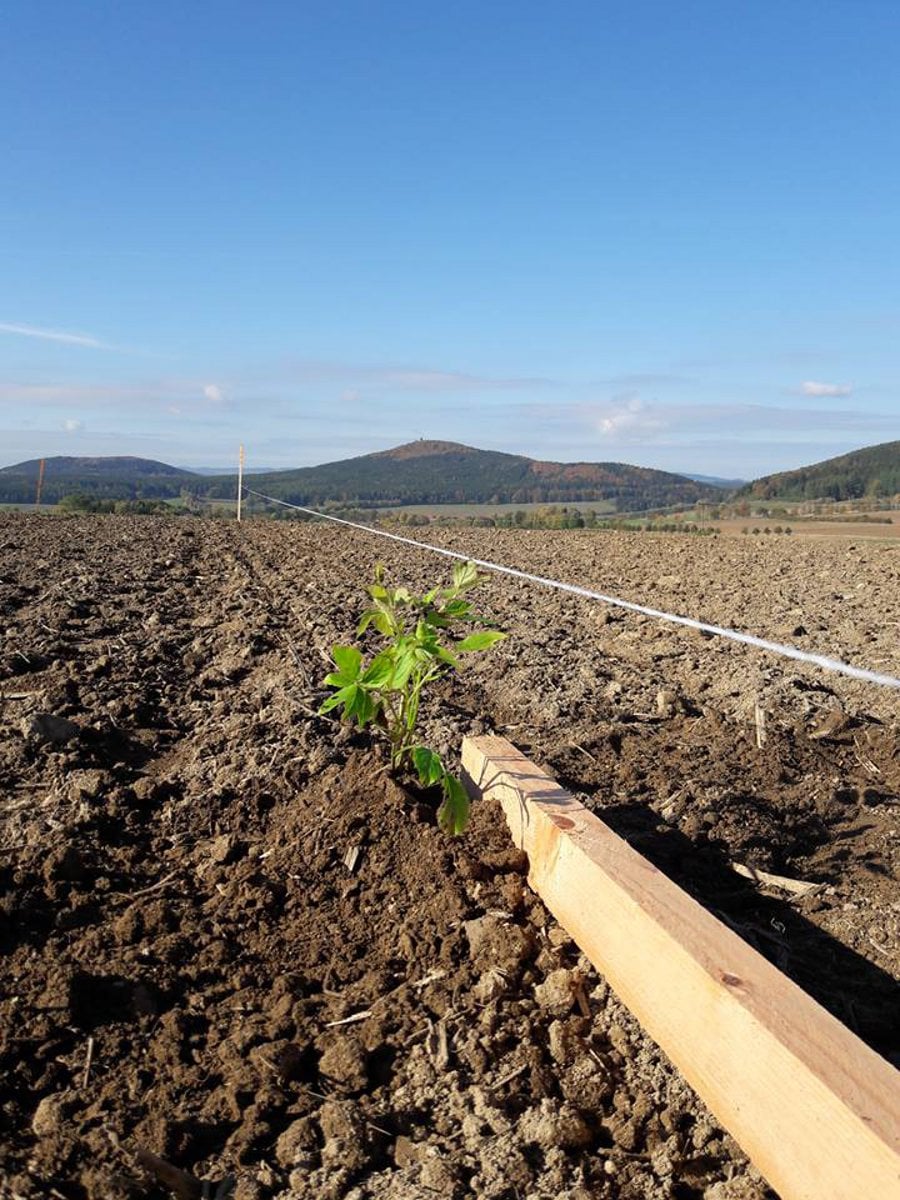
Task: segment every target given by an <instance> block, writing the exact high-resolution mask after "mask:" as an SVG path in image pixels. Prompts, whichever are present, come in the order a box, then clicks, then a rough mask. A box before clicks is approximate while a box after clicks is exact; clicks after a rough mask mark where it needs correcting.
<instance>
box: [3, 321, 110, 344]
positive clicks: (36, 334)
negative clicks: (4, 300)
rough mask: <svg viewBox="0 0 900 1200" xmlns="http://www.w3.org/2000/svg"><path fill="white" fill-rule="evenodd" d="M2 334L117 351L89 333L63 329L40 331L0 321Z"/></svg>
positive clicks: (29, 326)
mask: <svg viewBox="0 0 900 1200" xmlns="http://www.w3.org/2000/svg"><path fill="white" fill-rule="evenodd" d="M0 333H11V334H15V335H18V336H19V337H29V338H42V339H43V340H44V341H46V342H62V343H63V344H64V345H67V346H87V347H88V349H90V350H115V349H117V347H116V346H111V345H110V344H109V343H108V342H102V341H101V340H100V339H99V338H95V337H92V336H91V335H90V334H89V333H67V332H66V331H65V330H62V329H40V328H38V326H36V325H18V324H15V323H12V322H8V321H0Z"/></svg>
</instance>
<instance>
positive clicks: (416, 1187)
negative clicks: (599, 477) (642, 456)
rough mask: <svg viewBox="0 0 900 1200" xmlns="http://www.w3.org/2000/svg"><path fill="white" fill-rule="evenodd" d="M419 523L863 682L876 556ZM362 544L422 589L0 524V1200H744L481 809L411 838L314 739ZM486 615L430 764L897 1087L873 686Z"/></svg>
mask: <svg viewBox="0 0 900 1200" xmlns="http://www.w3.org/2000/svg"><path fill="white" fill-rule="evenodd" d="M432 536H434V537H435V538H438V537H440V538H442V540H443V542H444V543H445V544H447V545H453V546H455V547H457V548H460V549H463V550H464V551H465V552H467V553H474V554H477V555H478V556H479V557H484V558H493V559H495V560H497V561H501V562H506V563H510V564H516V565H520V566H523V567H525V568H527V569H531V570H537V571H539V572H541V573H544V574H550V575H554V576H555V577H557V578H562V579H567V580H570V581H572V582H578V583H583V584H586V585H588V586H592V587H600V588H603V590H605V591H608V592H611V593H613V594H620V595H623V596H625V597H627V598H631V599H636V600H643V601H645V602H647V603H650V604H655V605H657V606H659V607H662V608H669V609H671V610H672V611H677V612H683V613H688V614H689V615H694V616H700V617H703V618H705V619H708V620H711V621H715V622H718V623H722V624H736V625H738V626H739V627H741V628H744V629H747V630H749V631H751V632H754V633H759V634H761V635H763V636H768V637H777V638H781V639H786V640H792V641H797V642H798V643H800V644H803V645H806V646H809V647H810V648H814V649H817V650H820V651H823V652H825V653H828V654H831V655H837V656H844V657H850V658H852V659H854V660H856V661H859V662H860V663H862V664H864V665H866V666H870V667H873V668H875V669H879V670H883V671H890V672H893V673H894V674H900V649H898V637H897V634H898V614H900V583H898V581H900V548H894V547H892V546H880V545H874V544H867V545H865V546H862V545H848V544H847V543H846V542H840V543H833V544H832V543H828V542H824V541H822V542H820V541H816V542H815V543H811V542H809V543H804V544H803V545H800V544H798V543H791V542H790V539H780V540H777V541H776V540H775V539H771V540H769V539H766V542H765V543H761V542H760V541H759V539H753V541H752V543H751V542H749V541H744V540H742V541H736V540H735V541H733V540H731V539H729V540H728V542H727V543H713V542H712V541H703V542H701V541H698V540H697V539H692V538H675V537H671V536H666V537H660V538H655V537H652V536H648V535H645V534H639V535H633V536H630V535H627V534H609V533H604V534H584V535H581V534H571V535H562V536H561V535H559V534H545V533H527V532H512V531H510V532H508V533H507V532H499V531H496V532H495V531H487V532H483V531H458V532H457V531H453V532H446V533H444V534H432ZM379 559H380V560H381V561H384V562H385V563H386V564H387V565H388V568H389V570H390V571H391V573H392V574H393V576H394V577H395V578H397V579H402V580H403V581H404V582H408V583H410V584H411V585H420V584H425V583H430V582H434V580H435V579H437V578H440V577H442V576H444V575H445V574H446V571H447V564H445V563H442V562H441V560H436V559H434V558H432V557H431V556H429V555H425V554H420V553H419V552H417V551H415V550H414V549H412V548H403V547H400V546H394V545H391V544H389V543H384V542H383V541H380V540H378V539H376V538H375V537H374V536H370V535H364V534H356V533H352V532H348V531H345V530H338V529H333V528H322V527H312V526H281V525H278V526H276V525H272V524H268V523H264V522H250V523H247V524H245V525H244V526H242V527H237V526H235V525H234V524H228V523H218V522H206V523H202V522H190V521H174V520H173V521H165V520H155V519H149V518H142V519H127V518H104V519H74V518H73V519H64V520H51V519H47V518H41V517H32V516H15V515H8V516H3V517H0V616H2V621H0V627H2V628H3V631H4V636H3V642H2V648H0V716H2V726H0V788H2V798H0V805H2V821H3V847H4V849H3V853H2V858H0V909H2V918H0V921H2V923H0V951H2V953H3V954H4V956H5V961H4V970H3V976H2V992H0V1113H2V1117H0V1120H2V1127H3V1137H2V1148H0V1196H2V1197H4V1198H8V1200H17V1198H20V1200H36V1198H37V1197H45V1196H48V1195H49V1196H57V1197H64V1198H65V1200H124V1198H126V1197H127V1198H137V1197H140V1198H142V1200H161V1198H162V1197H165V1196H169V1195H171V1193H170V1192H169V1191H168V1190H167V1189H166V1188H164V1187H163V1186H162V1185H161V1184H160V1183H158V1182H155V1181H154V1179H153V1178H152V1176H151V1175H150V1174H148V1173H147V1172H146V1171H145V1170H144V1169H143V1168H142V1167H141V1166H140V1165H139V1163H138V1162H137V1160H136V1155H137V1153H138V1151H140V1150H147V1151H150V1152H151V1153H153V1154H156V1155H159V1156H162V1157H163V1158H164V1159H166V1160H167V1161H168V1162H169V1163H172V1164H175V1165H176V1166H177V1167H178V1168H180V1169H181V1170H184V1171H187V1172H190V1174H191V1176H192V1177H194V1178H195V1179H198V1180H205V1181H208V1184H209V1186H207V1188H206V1191H205V1193H204V1194H207V1195H210V1196H213V1195H219V1196H221V1197H225V1196H226V1195H233V1196H235V1197H237V1198H238V1200H248V1198H251V1197H285V1198H286V1197H289V1196H291V1197H299V1198H304V1197H309V1198H310V1200H312V1198H313V1197H316V1198H318V1197H325V1198H327V1197H334V1198H338V1197H353V1198H354V1200H369V1198H375V1197H379V1198H380V1197H390V1198H395V1200H418V1198H422V1200H424V1198H425V1197H433V1196H435V1195H440V1196H447V1197H464V1196H478V1197H493V1198H496V1200H514V1198H519V1197H526V1196H527V1197H530V1198H532V1200H541V1198H544V1197H547V1198H549V1197H563V1198H567V1200H587V1198H588V1197H595V1196H596V1197H609V1198H613V1197H616V1198H620V1197H621V1198H622V1200H639V1198H640V1200H643V1198H650V1200H656V1198H659V1200H662V1198H667V1200H701V1198H702V1200H762V1198H763V1197H771V1196H772V1193H771V1192H770V1191H769V1190H768V1189H767V1188H766V1186H765V1184H764V1183H763V1182H762V1180H761V1179H760V1178H759V1176H758V1175H757V1173H756V1172H755V1171H754V1170H753V1168H752V1167H751V1166H749V1165H748V1163H747V1162H746V1160H745V1159H744V1158H743V1156H742V1154H741V1152H740V1150H739V1149H738V1148H737V1146H736V1145H735V1144H734V1142H733V1141H732V1140H731V1139H730V1138H729V1137H728V1135H727V1134H725V1133H724V1132H723V1131H722V1130H721V1128H720V1127H719V1126H718V1125H717V1123H716V1121H715V1120H714V1119H713V1118H712V1117H711V1116H710V1115H709V1113H708V1112H707V1111H706V1110H705V1108H704V1107H703V1105H702V1104H701V1103H700V1102H699V1101H698V1100H697V1098H696V1097H695V1096H694V1095H693V1093H692V1092H691V1091H690V1089H689V1088H688V1087H687V1085H686V1084H685V1083H684V1081H683V1080H682V1079H681V1077H680V1076H679V1074H678V1073H677V1072H676V1071H675V1070H674V1069H673V1068H672V1066H671V1065H670V1064H669V1063H668V1061H667V1060H666V1059H665V1057H664V1056H663V1055H662V1054H661V1053H660V1052H659V1050H658V1049H657V1048H656V1047H655V1046H654V1045H653V1044H652V1043H651V1042H650V1041H649V1040H648V1039H647V1038H646V1037H645V1036H644V1035H643V1034H642V1032H641V1030H640V1029H639V1027H638V1026H637V1025H636V1023H635V1022H634V1021H633V1020H632V1019H631V1017H630V1016H629V1015H628V1013H627V1012H626V1011H625V1010H624V1009H623V1008H622V1006H621V1005H620V1004H619V1003H618V1002H617V1001H616V999H615V997H614V996H612V995H611V994H610V992H609V990H608V988H607V986H606V984H605V982H604V981H603V980H602V979H601V978H599V977H598V976H597V975H596V973H595V972H593V971H592V969H591V968H590V966H589V964H587V963H586V962H585V961H584V960H583V959H582V958H580V956H579V954H578V951H577V948H576V947H574V946H573V945H572V943H571V942H570V941H569V940H568V939H567V938H566V936H565V935H564V934H563V933H562V931H561V930H559V929H558V927H556V926H555V925H554V923H553V921H552V920H551V919H550V918H549V917H548V915H547V913H546V912H545V910H544V909H543V907H542V905H541V904H540V902H539V901H537V900H536V898H535V897H534V896H533V895H532V894H531V893H530V892H529V890H528V888H527V886H526V885H525V881H524V870H525V863H524V862H523V861H522V860H521V858H520V856H519V855H518V854H517V853H516V852H515V851H514V850H512V849H511V847H510V844H509V841H508V838H507V836H506V835H505V832H504V830H503V828H502V827H501V824H500V822H499V820H498V816H497V814H496V812H495V811H493V810H492V809H491V808H489V807H488V806H486V805H485V806H476V809H475V812H474V817H473V822H472V825H471V828H470V831H469V832H468V833H467V834H466V835H465V836H464V837H462V838H460V839H456V840H448V839H446V838H444V837H443V836H442V835H441V834H440V833H439V832H438V831H437V829H436V827H435V823H434V803H433V799H432V797H430V796H422V795H420V794H419V793H417V792H416V790H415V789H413V788H411V787H407V786H404V785H403V784H402V781H401V782H396V781H393V780H392V779H391V778H390V777H389V776H388V774H387V773H386V772H385V770H384V756H383V752H382V749H381V747H380V746H379V745H378V744H377V743H373V742H372V741H371V740H370V739H369V737H368V736H365V735H361V734H359V733H357V732H354V731H351V730H349V729H347V728H340V727H338V726H336V725H335V723H334V722H332V721H331V720H329V719H324V718H320V717H318V716H316V715H315V709H316V708H317V706H318V703H319V700H320V699H321V697H322V694H323V693H322V691H321V686H320V682H321V678H322V676H323V674H324V673H325V670H326V666H325V660H326V657H327V649H328V647H329V646H330V645H331V644H333V643H334V642H335V641H337V640H339V639H346V638H348V637H350V636H351V635H352V632H353V628H354V625H355V619H356V616H357V615H358V612H359V610H360V608H361V606H362V604H363V602H364V596H363V592H362V584H363V583H364V582H365V580H366V579H367V577H369V576H370V574H371V570H372V567H373V565H374V563H375V561H376V560H379ZM481 606H482V608H483V609H484V610H485V611H486V612H487V613H488V614H489V615H490V616H492V617H493V618H494V619H496V620H497V621H498V622H499V623H500V625H501V626H503V627H504V628H506V629H508V630H509V632H510V634H511V636H510V638H509V639H508V640H507V641H506V642H504V643H502V644H501V645H500V646H499V647H497V648H495V649H494V650H493V651H492V652H491V653H490V655H486V656H484V658H482V659H481V660H480V661H479V662H478V663H477V664H475V665H473V667H472V668H471V669H470V670H468V671H466V672H465V674H464V675H463V676H462V677H461V678H459V679H457V680H452V681H446V682H444V683H443V684H442V685H441V687H440V689H439V690H438V694H436V695H435V696H434V697H433V698H432V700H431V701H430V703H429V705H428V709H427V712H426V714H425V735H426V738H427V739H428V740H429V741H430V743H431V744H432V745H434V746H435V748H436V749H438V750H440V751H441V752H442V753H445V754H447V755H448V756H450V757H452V756H453V755H454V754H455V753H457V752H458V748H459V743H460V739H461V737H462V735H463V734H465V733H470V732H475V733H478V732H484V731H488V730H497V731H498V732H501V733H503V734H504V735H505V736H507V737H509V738H510V739H511V740H513V741H515V742H516V743H517V744H518V745H519V746H521V747H522V748H523V749H525V750H526V751H527V752H528V753H529V754H530V755H531V756H532V757H533V758H535V759H536V760H537V761H539V762H540V763H541V764H542V765H544V766H545V767H547V768H548V769H549V770H551V771H552V772H553V773H554V774H555V775H556V776H557V777H558V778H559V779H560V780H561V781H562V782H564V783H565V784H566V785H567V786H569V787H570V788H572V789H573V790H574V791H576V792H577V793H578V794H579V795H580V796H581V797H582V798H583V799H584V800H585V801H586V802H588V803H590V804H591V805H592V806H594V807H595V808H598V809H602V810H603V815H604V817H605V818H606V819H607V820H609V821H610V823H611V824H613V825H614V827H615V828H617V829H618V830H619V831H620V832H621V833H623V834H624V835H625V836H626V837H627V838H628V839H629V840H630V841H631V842H632V843H633V844H635V845H636V846H637V847H638V848H639V849H640V850H641V852H642V853H644V854H647V855H648V856H649V857H651V858H653V859H654V860H655V861H657V862H659V863H660V864H661V865H662V866H663V867H664V869H665V870H667V871H668V872H669V873H670V874H672V875H673V876H674V877H675V878H677V879H678V880H679V882H681V883H682V885H683V886H685V887H688V888H689V889H690V890H692V891H693V892H695V893H696V894H698V895H699V896H700V897H701V899H702V900H703V901H704V902H705V903H706V904H707V905H708V906H710V907H711V908H713V909H714V910H715V911H716V912H717V913H718V914H719V915H720V917H721V918H722V919H723V920H725V921H727V922H728V923H730V924H731V925H732V926H733V927H734V928H736V929H737V930H738V931H739V932H740V933H741V934H742V935H743V936H745V937H746V938H748V939H749V940H750V941H751V942H752V943H753V944H755V945H756V946H757V947H758V948H759V949H760V950H761V951H762V952H763V953H765V954H767V955H769V956H770V957H772V958H773V959H774V960H775V961H776V962H777V963H778V965H779V966H780V967H781V968H782V969H783V970H785V971H786V972H787V973H788V974H790V975H792V976H793V977H794V978H796V979H797V980H798V982H800V983H801V984H802V985H803V986H804V987H806V988H807V989H808V990H810V991H811V992H812V993H813V994H814V995H815V996H816V997H817V998H818V999H819V1000H820V1001H821V1003H823V1004H824V1005H825V1006H826V1007H828V1008H830V1009H831V1010H832V1011H834V1012H835V1013H836V1014H837V1015H838V1016H839V1017H840V1019H841V1020H843V1021H845V1022H846V1023H847V1024H848V1025H850V1026H851V1028H853V1029H855V1030H856V1031H857V1032H858V1033H859V1034H860V1036H861V1037H863V1038H864V1039H865V1040H866V1041H868V1042H869V1043H870V1044H871V1045H873V1046H874V1047H875V1048H876V1049H877V1050H878V1051H879V1052H880V1053H882V1054H885V1055H886V1056H887V1057H889V1058H891V1059H893V1060H894V1061H900V1057H898V1052H900V1045H898V1040H897V1031H896V1029H895V1027H894V1023H893V1022H892V1016H893V1015H894V1014H895V1012H896V1001H897V993H896V978H897V976H898V974H900V961H898V937H897V932H898V918H900V900H898V895H897V891H896V885H895V882H894V877H895V872H896V866H897V859H898V847H900V842H898V829H897V820H896V818H897V805H898V797H900V740H898V730H897V719H898V713H897V695H896V693H888V692H882V691H878V690H877V689H875V688H872V687H869V686H865V685H862V684H856V683H853V682H851V681H846V680H843V679H840V678H837V677H832V676H824V675H822V674H821V673H819V672H817V671H816V670H815V669H813V668H805V667H802V666H800V665H799V664H795V663H792V662H787V661H780V660H776V659H773V658H771V657H768V656H764V655H762V654H760V653H758V652H756V651H753V650H750V649H748V648H744V647H739V646H735V645H732V644H726V643H723V642H721V641H718V640H708V639H705V638H701V637H699V636H697V635H694V634H690V633H686V632H681V631H678V630H675V629H672V628H670V627H666V626H662V625H659V624H657V623H655V622H651V621H649V620H644V619H642V618H640V617H636V616H629V615H623V614H622V613H621V612H620V611H617V610H615V609H611V608H610V609H607V608H604V607H603V606H600V605H596V604H590V603H588V602H586V601H579V600H576V599H574V598H572V597H566V596H562V595H559V594H557V593H552V592H549V591H545V590H542V589H540V588H537V587H535V586H533V585H529V584H525V583H520V582H517V581H513V580H507V579H502V578H494V579H491V580H490V581H489V582H488V583H486V584H485V585H484V587H483V589H482V605H481ZM757 702H759V703H760V704H761V706H762V707H763V708H764V710H765V711H766V734H767V740H766V744H765V746H764V747H763V748H762V749H758V748H757V745H756V736H755V726H754V723H753V716H752V714H753V711H754V707H755V705H756V703H757ZM348 852H355V856H356V863H355V866H354V869H353V870H352V871H351V870H350V869H349V868H348V866H347V865H346V864H347V862H349V861H352V860H351V859H350V858H348V857H347V856H348ZM729 861H740V862H743V863H747V864H750V865H752V866H755V867H759V868H762V869H765V870H770V871H775V872H777V873H780V874H783V875H788V876H792V877H795V878H803V879H809V880H815V881H818V882H820V883H821V885H822V886H821V887H820V888H819V889H818V890H817V891H816V892H814V893H813V894H811V895H808V896H806V897H804V898H802V899H800V900H795V901H794V902H793V903H789V902H788V898H786V897H785V895H784V894H782V893H778V892H776V891H771V892H769V893H763V892H761V891H760V890H759V889H758V888H756V887H754V886H752V885H751V884H750V883H749V882H748V881H746V880H744V879H742V878H741V877H740V876H738V875H736V874H735V873H734V872H733V871H732V870H730V868H729V867H728V863H729ZM348 1018H350V1019H349V1020H348ZM354 1018H359V1019H354ZM197 1194H198V1195H199V1194H200V1192H199V1189H198V1192H197Z"/></svg>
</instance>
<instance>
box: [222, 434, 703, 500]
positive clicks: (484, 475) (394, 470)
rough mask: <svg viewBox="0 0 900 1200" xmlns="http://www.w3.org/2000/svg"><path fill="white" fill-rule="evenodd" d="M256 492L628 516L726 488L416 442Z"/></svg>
mask: <svg viewBox="0 0 900 1200" xmlns="http://www.w3.org/2000/svg"><path fill="white" fill-rule="evenodd" d="M254 487H255V488H257V489H258V490H259V491H264V492H266V493H267V494H268V495H270V496H273V497H275V498H276V499H278V500H285V501H287V502H288V503H290V504H303V505H309V506H315V505H317V504H324V503H326V502H331V503H334V502H338V503H342V504H345V505H347V506H350V507H366V508H374V507H395V506H396V507H401V506H403V505H406V504H490V503H498V504H528V503H543V504H574V503H577V502H578V501H585V500H613V501H615V503H616V505H617V507H619V508H621V509H626V510H629V511H640V510H642V509H646V508H655V507H661V506H663V505H670V504H683V505H685V506H686V507H687V506H689V505H691V504H694V503H696V502H697V501H698V500H716V499H719V500H720V499H721V498H722V492H721V489H719V488H715V487H711V486H710V485H708V484H702V483H696V482H694V481H693V480H689V479H686V478H685V477H684V476H683V475H673V474H671V473H669V472H667V471H656V470H653V469H651V468H649V467H634V466H629V465H628V464H626V463H614V462H608V463H589V462H579V463H556V462H543V461H540V460H538V459H531V458H525V457H524V456H522V455H518V454H504V453H502V452H500V451H498V450H477V449H475V448H474V447H472V446H465V445H462V444H461V443H459V442H439V441H425V440H421V441H417V442H407V443H405V444H404V445H402V446H395V447H393V448H392V449H390V450H380V451H377V452H376V453H374V454H365V455H362V456H361V457H359V458H351V459H344V460H341V461H339V462H333V463H324V464H322V465H321V466H318V467H301V468H299V469H297V470H294V471H277V472H273V473H272V474H269V475H257V476H255V477H254ZM233 491H234V478H233V476H228V477H227V478H223V479H220V480H205V481H204V484H203V494H205V495H208V496H217V497H220V498H225V497H227V496H230V495H232V494H233Z"/></svg>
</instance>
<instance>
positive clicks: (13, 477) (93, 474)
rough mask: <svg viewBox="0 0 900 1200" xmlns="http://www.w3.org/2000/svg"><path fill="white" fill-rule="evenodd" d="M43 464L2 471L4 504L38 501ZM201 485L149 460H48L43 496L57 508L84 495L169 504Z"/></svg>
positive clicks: (194, 478) (36, 461)
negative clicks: (76, 494) (72, 497)
mask: <svg viewBox="0 0 900 1200" xmlns="http://www.w3.org/2000/svg"><path fill="white" fill-rule="evenodd" d="M39 472H40V460H39V459H37V458H33V459H31V460H29V461H28V462H21V463H16V464H15V466H12V467H3V468H0V503H2V504H30V503H32V501H33V500H34V498H35V493H36V489H37V481H38V474H39ZM195 481H198V482H199V476H197V475H194V473H193V472H192V471H183V470H181V469H180V468H179V467H170V466H169V465H168V463H162V462H155V461H154V460H153V459H149V458H131V457H117V458H71V457H67V456H59V457H56V458H48V459H46V460H45V463H44V483H43V487H42V489H41V496H42V499H43V501H44V503H45V504H56V503H57V501H59V500H61V499H62V497H63V496H68V495H71V494H72V493H74V492H80V493H81V494H82V495H85V496H90V497H92V498H94V499H98V500H136V499H141V500H165V499H170V498H172V497H175V496H178V495H179V494H180V492H181V490H182V488H185V489H187V490H190V487H191V485H192V484H193V483H194V482H195Z"/></svg>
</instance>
